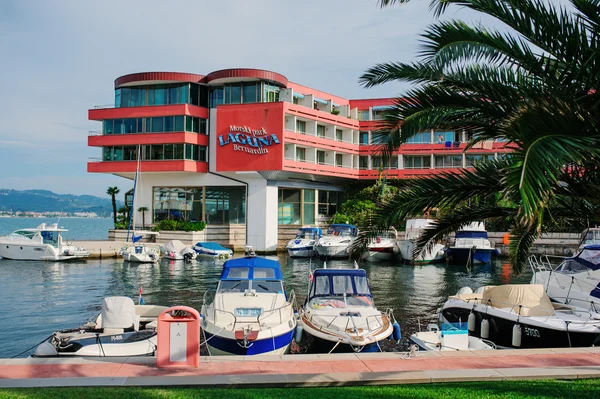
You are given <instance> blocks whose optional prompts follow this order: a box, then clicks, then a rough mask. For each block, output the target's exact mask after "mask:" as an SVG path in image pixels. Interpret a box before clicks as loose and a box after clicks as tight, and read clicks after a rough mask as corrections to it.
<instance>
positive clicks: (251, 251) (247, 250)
mask: <svg viewBox="0 0 600 399" xmlns="http://www.w3.org/2000/svg"><path fill="white" fill-rule="evenodd" d="M244 252H245V254H246V256H248V257H254V256H256V252H254V248H252V245H246V246H245V247H244Z"/></svg>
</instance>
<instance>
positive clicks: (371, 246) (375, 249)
mask: <svg viewBox="0 0 600 399" xmlns="http://www.w3.org/2000/svg"><path fill="white" fill-rule="evenodd" d="M398 253H399V249H398V232H397V231H396V229H395V228H393V227H392V228H391V229H390V230H389V231H383V232H379V233H377V235H376V236H371V235H370V236H369V238H368V242H367V250H366V251H365V252H364V254H363V259H364V260H366V261H374V262H376V261H383V260H390V259H393V258H395V257H396V256H398Z"/></svg>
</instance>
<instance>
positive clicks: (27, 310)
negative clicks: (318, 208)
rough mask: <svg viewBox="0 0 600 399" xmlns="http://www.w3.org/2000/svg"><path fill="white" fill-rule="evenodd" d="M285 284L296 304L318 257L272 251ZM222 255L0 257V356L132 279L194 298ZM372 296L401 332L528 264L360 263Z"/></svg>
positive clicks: (209, 284) (76, 317) (193, 302)
mask: <svg viewBox="0 0 600 399" xmlns="http://www.w3.org/2000/svg"><path fill="white" fill-rule="evenodd" d="M271 258H273V259H278V260H279V261H280V263H281V265H282V267H283V274H284V278H285V284H286V287H287V289H288V290H291V289H293V290H294V291H295V292H296V295H297V297H298V304H301V303H302V302H303V301H304V299H305V298H306V291H307V289H308V273H309V270H310V268H311V267H312V268H316V267H322V266H323V262H322V261H320V260H314V259H313V260H309V259H291V258H289V257H288V256H287V255H286V254H281V255H279V256H278V257H277V258H276V257H271ZM222 264H223V261H214V260H201V261H198V262H192V263H184V262H183V261H171V260H166V259H163V260H161V262H160V263H158V264H135V263H127V262H123V261H121V260H88V261H87V262H80V263H58V262H57V263H50V262H23V261H11V260H5V259H3V260H0V303H1V304H2V307H3V309H2V315H3V317H2V323H0V357H9V356H13V355H16V354H17V353H19V352H21V351H23V350H25V349H27V348H28V347H30V346H33V345H35V344H37V343H38V342H39V341H41V340H42V339H44V338H45V337H47V336H48V335H50V334H51V333H52V332H54V331H56V330H59V329H64V328H72V327H76V326H78V325H80V324H81V323H83V322H85V321H86V320H87V319H88V318H90V317H92V316H94V315H95V314H96V313H98V312H99V311H100V307H101V304H102V299H103V298H105V297H107V296H114V295H125V296H129V297H132V298H134V299H135V301H136V302H137V296H138V292H139V289H140V287H141V288H143V292H144V299H145V301H146V303H148V304H158V305H165V306H171V305H187V306H191V307H193V308H196V309H200V308H201V306H202V296H203V294H204V292H205V291H206V290H207V289H212V288H215V286H216V282H217V280H218V278H219V275H220V273H221V269H222ZM360 266H361V267H363V268H364V269H365V270H366V271H367V275H368V276H369V279H370V282H371V289H372V290H373V295H374V296H375V304H376V305H377V307H378V308H380V309H381V310H385V309H387V308H393V309H394V314H395V316H396V319H397V320H398V321H399V322H400V325H401V327H402V331H403V334H404V335H405V336H406V335H407V334H410V333H412V332H414V331H416V330H417V329H418V320H419V319H420V320H421V322H422V325H424V324H423V323H424V322H427V321H428V320H429V319H431V318H433V317H435V314H436V311H437V309H438V308H439V307H440V306H441V305H442V304H443V303H444V301H445V300H446V298H447V297H448V295H452V294H455V293H456V291H458V289H459V288H461V287H464V286H470V287H472V288H473V289H475V288H477V287H480V286H482V285H491V284H505V283H509V282H513V283H515V282H516V283H527V282H529V280H530V278H531V274H530V271H527V273H526V274H524V275H522V276H519V277H513V276H512V275H511V269H510V265H509V264H507V263H503V262H497V263H494V264H490V265H486V266H477V267H472V268H471V269H470V270H467V269H465V267H464V265H461V266H453V265H445V264H439V265H424V266H407V265H400V264H399V263H396V262H390V263H373V264H368V263H363V264H361V265H360ZM327 267H329V268H339V267H352V263H351V262H349V261H343V260H332V261H328V262H327Z"/></svg>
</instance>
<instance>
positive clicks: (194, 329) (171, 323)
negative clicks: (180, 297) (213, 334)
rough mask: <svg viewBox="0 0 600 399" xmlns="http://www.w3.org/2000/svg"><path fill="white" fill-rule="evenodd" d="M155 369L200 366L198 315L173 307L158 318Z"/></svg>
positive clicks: (186, 307)
mask: <svg viewBox="0 0 600 399" xmlns="http://www.w3.org/2000/svg"><path fill="white" fill-rule="evenodd" d="M157 341H158V343H157V344H158V347H157V348H156V366H157V367H198V365H199V364H200V313H198V311H197V310H196V309H193V308H190V307H188V306H174V307H172V308H169V309H167V310H165V311H164V312H162V314H161V315H160V316H158V338H157Z"/></svg>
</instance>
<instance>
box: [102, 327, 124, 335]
mask: <svg viewBox="0 0 600 399" xmlns="http://www.w3.org/2000/svg"><path fill="white" fill-rule="evenodd" d="M102 332H103V333H104V334H109V335H115V334H123V333H124V332H125V329H124V328H105V329H104V330H102Z"/></svg>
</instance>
